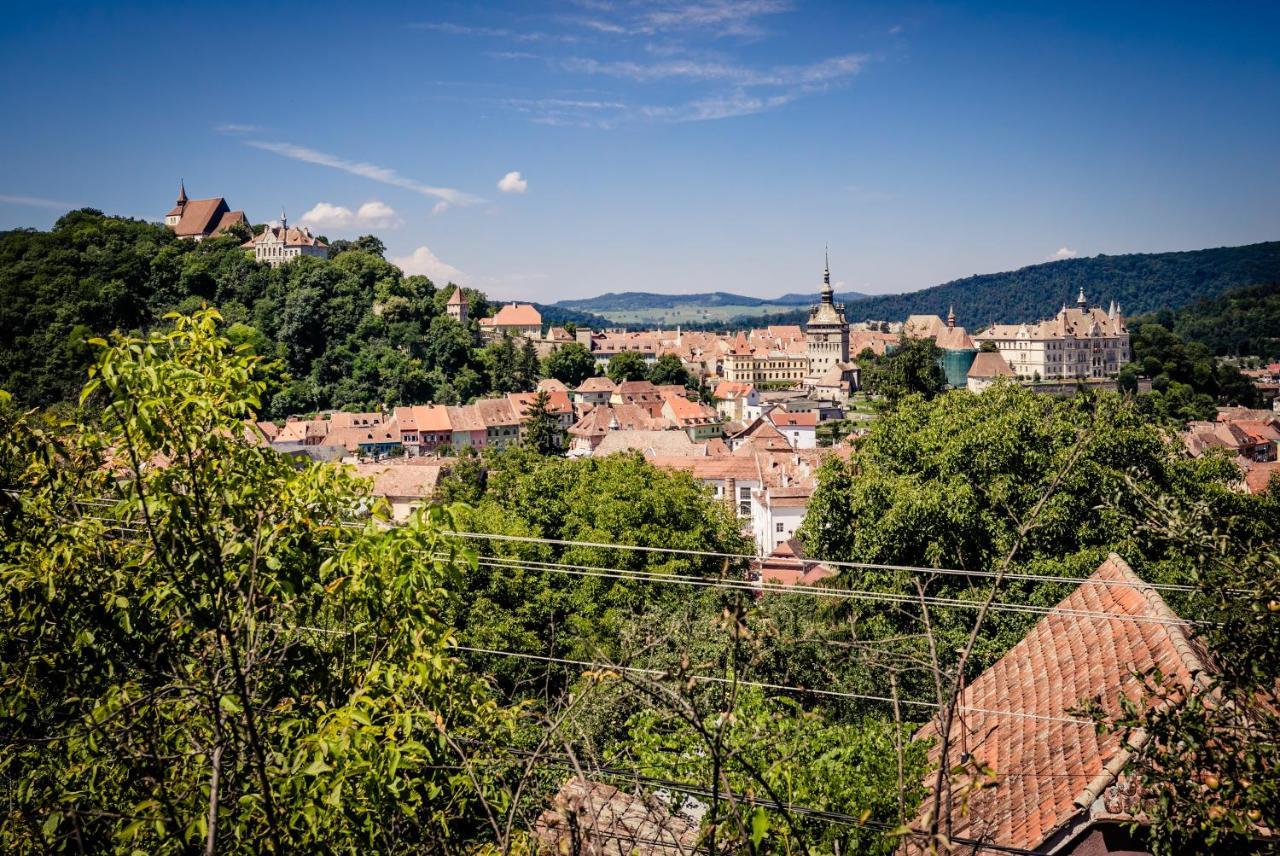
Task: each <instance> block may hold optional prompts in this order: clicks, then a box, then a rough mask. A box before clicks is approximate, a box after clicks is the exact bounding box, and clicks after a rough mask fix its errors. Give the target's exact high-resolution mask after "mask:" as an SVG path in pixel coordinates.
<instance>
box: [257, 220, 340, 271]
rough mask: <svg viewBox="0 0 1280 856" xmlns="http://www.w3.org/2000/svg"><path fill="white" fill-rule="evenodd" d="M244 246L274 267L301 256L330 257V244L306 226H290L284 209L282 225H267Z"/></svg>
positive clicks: (258, 258) (261, 260)
mask: <svg viewBox="0 0 1280 856" xmlns="http://www.w3.org/2000/svg"><path fill="white" fill-rule="evenodd" d="M242 246H243V247H244V248H245V249H246V250H253V257H254V258H255V259H257V260H258V261H260V262H266V263H267V264H269V265H271V266H272V267H279V266H280V265H282V264H284V263H285V262H287V261H292V260H293V259H296V258H298V257H300V256H315V257H316V258H321V259H324V258H328V257H329V245H328V244H326V243H325V242H324V241H321V240H320V239H319V238H317V237H316V236H315V235H313V234H311V230H310V229H308V228H307V227H306V226H303V227H301V228H298V227H297V226H294V227H292V228H290V227H289V221H288V220H287V219H286V218H285V215H284V211H283V210H281V211H280V225H279V226H267V228H265V229H263V230H262V232H261V233H260V234H257V235H254V236H253V237H252V238H250V239H249V240H248V241H245V242H244V244H242Z"/></svg>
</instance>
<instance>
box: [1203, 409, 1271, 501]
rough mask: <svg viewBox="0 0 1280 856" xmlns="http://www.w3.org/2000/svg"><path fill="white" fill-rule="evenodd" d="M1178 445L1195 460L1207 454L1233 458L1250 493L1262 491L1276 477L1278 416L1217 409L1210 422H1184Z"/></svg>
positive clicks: (1258, 412) (1266, 412)
mask: <svg viewBox="0 0 1280 856" xmlns="http://www.w3.org/2000/svg"><path fill="white" fill-rule="evenodd" d="M1182 442H1183V445H1184V446H1186V448H1187V451H1188V452H1190V453H1191V454H1192V455H1194V456H1196V457H1200V456H1201V455H1204V454H1206V453H1207V452H1211V451H1221V452H1225V453H1227V454H1230V455H1232V456H1234V460H1235V462H1236V464H1237V465H1238V466H1239V467H1240V469H1241V471H1242V472H1243V474H1244V478H1243V481H1242V482H1241V484H1242V486H1243V487H1244V489H1245V490H1247V491H1249V492H1250V493H1261V492H1262V491H1264V490H1266V489H1267V488H1268V487H1269V486H1270V484H1271V477H1272V476H1273V475H1275V474H1277V473H1280V460H1278V459H1280V415H1278V414H1276V413H1275V412H1274V411H1271V410H1251V409H1249V408H1247V407H1220V408H1218V413H1217V417H1216V418H1215V419H1214V420H1213V421H1212V422H1208V421H1204V422H1201V421H1196V422H1188V423H1187V428H1186V430H1185V431H1184V432H1183V434H1182Z"/></svg>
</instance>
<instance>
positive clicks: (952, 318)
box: [947, 304, 956, 328]
mask: <svg viewBox="0 0 1280 856" xmlns="http://www.w3.org/2000/svg"><path fill="white" fill-rule="evenodd" d="M955 326H956V307H955V304H952V305H951V306H949V307H948V308H947V327H948V328H953V327H955Z"/></svg>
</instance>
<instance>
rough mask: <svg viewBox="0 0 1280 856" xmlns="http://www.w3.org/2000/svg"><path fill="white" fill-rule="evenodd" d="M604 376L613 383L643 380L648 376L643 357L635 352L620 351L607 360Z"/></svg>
mask: <svg viewBox="0 0 1280 856" xmlns="http://www.w3.org/2000/svg"><path fill="white" fill-rule="evenodd" d="M606 374H608V375H609V379H610V380H612V381H613V382H614V383H623V382H624V381H629V380H644V379H645V377H646V376H647V375H648V367H647V366H646V365H645V362H644V357H643V356H641V355H640V354H639V353H637V352H636V351H620V352H619V353H616V354H614V355H613V356H612V357H610V358H609V368H608V369H607V371H606Z"/></svg>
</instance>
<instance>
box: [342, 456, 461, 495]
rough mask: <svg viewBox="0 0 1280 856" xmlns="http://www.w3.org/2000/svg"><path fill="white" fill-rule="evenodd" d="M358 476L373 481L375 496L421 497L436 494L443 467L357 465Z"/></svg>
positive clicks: (402, 464) (401, 464)
mask: <svg viewBox="0 0 1280 856" xmlns="http://www.w3.org/2000/svg"><path fill="white" fill-rule="evenodd" d="M355 469H356V475H358V476H361V477H362V478H371V479H373V495H374V496H386V497H420V498H423V499H426V498H428V497H430V496H431V495H432V494H434V493H435V490H436V485H437V484H438V483H439V481H440V475H441V469H442V468H441V466H440V465H439V464H435V465H425V466H424V465H412V464H406V463H396V464H356V467H355Z"/></svg>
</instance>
